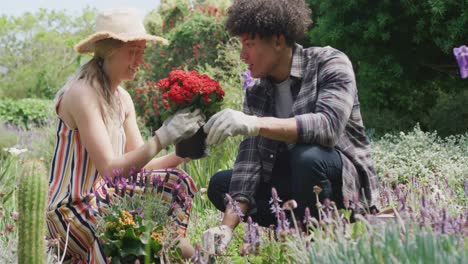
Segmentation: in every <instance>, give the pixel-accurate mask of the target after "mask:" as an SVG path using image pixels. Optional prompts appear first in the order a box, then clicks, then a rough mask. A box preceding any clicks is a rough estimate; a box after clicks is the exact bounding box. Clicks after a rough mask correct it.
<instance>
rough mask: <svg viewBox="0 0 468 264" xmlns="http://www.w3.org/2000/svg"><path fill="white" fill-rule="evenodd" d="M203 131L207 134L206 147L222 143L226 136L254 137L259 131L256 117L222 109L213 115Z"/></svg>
mask: <svg viewBox="0 0 468 264" xmlns="http://www.w3.org/2000/svg"><path fill="white" fill-rule="evenodd" d="M203 129H204V130H205V133H207V134H208V136H207V138H206V143H207V144H208V145H211V144H219V143H222V142H223V141H224V140H225V139H226V138H227V137H228V136H237V135H244V136H256V135H258V132H259V130H260V128H259V126H258V118H257V117H256V116H251V115H246V114H244V113H242V112H240V111H235V110H232V109H224V110H223V111H221V112H219V113H217V114H215V115H213V116H212V117H211V118H210V120H208V122H207V123H206V125H205V126H204V127H203Z"/></svg>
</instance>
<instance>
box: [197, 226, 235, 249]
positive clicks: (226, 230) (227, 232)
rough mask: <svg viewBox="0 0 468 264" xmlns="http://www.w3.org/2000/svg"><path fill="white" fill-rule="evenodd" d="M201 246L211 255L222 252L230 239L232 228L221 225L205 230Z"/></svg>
mask: <svg viewBox="0 0 468 264" xmlns="http://www.w3.org/2000/svg"><path fill="white" fill-rule="evenodd" d="M202 239H203V248H204V249H205V250H206V251H207V252H208V253H209V254H211V255H214V254H224V253H226V248H227V246H228V245H229V243H230V242H231V239H232V229H231V228H230V227H229V226H227V225H221V226H218V227H213V228H210V229H208V230H206V231H205V232H204V233H203V238H202Z"/></svg>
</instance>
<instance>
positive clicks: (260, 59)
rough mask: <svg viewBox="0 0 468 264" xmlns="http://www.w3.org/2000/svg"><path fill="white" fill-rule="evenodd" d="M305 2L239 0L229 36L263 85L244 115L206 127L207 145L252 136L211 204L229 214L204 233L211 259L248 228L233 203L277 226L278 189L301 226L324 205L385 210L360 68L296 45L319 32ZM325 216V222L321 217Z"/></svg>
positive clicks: (232, 114) (249, 95)
mask: <svg viewBox="0 0 468 264" xmlns="http://www.w3.org/2000/svg"><path fill="white" fill-rule="evenodd" d="M310 17H311V10H310V9H309V8H308V6H307V5H306V3H305V2H304V0H257V1H251V0H236V1H234V2H233V5H232V6H231V7H230V8H229V9H228V19H227V21H226V29H227V30H228V31H229V33H230V34H231V35H234V36H237V37H238V38H239V39H240V41H241V43H242V51H241V55H240V56H241V59H242V60H243V61H244V62H245V63H246V64H248V68H249V70H250V74H251V76H252V77H253V78H256V79H255V81H254V82H253V83H252V84H251V85H250V86H249V87H248V88H247V89H246V94H245V98H244V105H243V112H239V111H234V110H231V109H225V110H223V111H221V112H219V113H217V114H216V115H214V116H213V117H212V118H211V119H210V120H209V121H208V122H207V124H206V125H205V127H204V128H205V132H207V134H208V137H207V143H208V144H219V143H221V142H223V141H224V140H225V139H226V137H228V136H236V135H244V136H245V139H244V140H243V141H242V143H241V144H240V146H239V152H238V156H237V159H236V162H235V165H234V169H233V170H229V171H221V172H219V173H217V174H215V175H214V176H213V177H212V178H211V180H210V184H209V187H208V197H209V198H210V200H211V201H212V202H213V203H214V204H215V206H216V207H217V208H218V209H219V210H221V211H223V212H225V214H224V218H223V220H222V223H221V226H218V227H215V228H211V229H209V230H207V231H206V232H205V233H204V235H203V236H204V241H215V242H213V243H214V244H216V245H212V244H213V243H212V244H210V243H208V245H205V246H206V247H207V248H208V250H210V251H211V253H222V252H223V251H224V250H225V249H226V246H227V245H228V244H229V242H230V240H231V238H232V231H233V229H234V228H235V227H236V226H237V225H238V224H239V221H240V218H239V217H238V215H237V214H235V213H234V212H233V210H232V208H231V207H230V206H226V203H225V194H226V193H229V194H230V196H231V197H232V198H233V199H234V200H236V201H237V202H238V203H239V207H240V209H241V211H242V212H243V213H244V214H245V215H248V216H251V217H252V219H253V220H254V221H256V222H257V223H258V224H260V225H262V226H269V225H270V224H275V223H276V220H275V218H274V215H273V214H272V213H271V212H270V205H269V204H268V201H269V199H270V197H271V189H272V187H275V188H276V189H277V192H278V195H279V196H280V198H282V200H283V201H285V200H289V199H294V200H295V201H297V204H298V207H297V208H296V210H295V211H294V212H295V214H296V217H297V218H298V219H301V218H302V217H303V215H304V210H305V208H306V207H309V208H310V209H311V210H314V209H315V211H316V207H315V204H316V201H315V193H314V191H313V188H314V186H319V187H320V188H321V189H322V192H321V193H320V197H319V199H320V200H322V201H323V200H324V199H326V198H329V199H331V200H333V201H334V202H335V203H336V204H337V206H338V207H341V208H343V207H347V208H349V207H353V208H355V209H357V210H361V211H362V210H364V209H370V208H372V209H375V210H376V209H377V205H378V204H377V203H378V200H377V197H378V179H377V176H376V173H375V171H374V168H373V165H372V161H371V158H370V147H369V141H368V139H367V136H366V135H365V132H364V126H363V123H362V119H361V113H360V107H359V101H358V96H357V89H356V82H355V78H354V72H353V68H352V65H351V62H350V61H349V59H348V58H347V56H346V55H345V54H343V53H342V52H340V51H338V50H336V49H333V48H331V47H323V48H321V47H312V48H307V49H303V48H302V47H301V46H300V45H298V44H296V40H298V39H300V38H302V37H303V36H304V35H305V33H306V31H307V28H308V27H309V26H310V24H311V23H312V21H311V19H310ZM315 214H316V215H317V212H315Z"/></svg>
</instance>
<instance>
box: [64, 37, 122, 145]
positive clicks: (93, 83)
mask: <svg viewBox="0 0 468 264" xmlns="http://www.w3.org/2000/svg"><path fill="white" fill-rule="evenodd" d="M123 44H124V42H122V41H120V40H116V39H112V38H108V39H103V40H100V41H98V42H96V43H95V51H94V57H93V58H92V59H91V60H90V61H88V62H87V63H86V64H84V65H83V66H81V67H80V68H79V69H78V71H76V72H75V73H74V74H73V75H72V76H71V77H70V78H69V79H68V81H67V82H66V83H65V85H64V86H63V87H62V88H61V89H60V90H59V91H58V92H57V94H56V96H55V103H56V104H57V103H58V102H59V100H60V98H61V97H62V96H63V94H64V93H65V92H66V91H67V90H68V89H70V87H72V86H73V85H75V84H76V83H77V82H78V81H84V82H85V83H86V84H87V85H89V86H90V87H92V88H93V89H94V91H95V92H96V95H97V98H98V100H99V103H100V106H101V109H100V110H101V115H102V119H103V121H104V124H105V125H106V128H107V130H108V132H109V135H112V133H111V131H112V130H113V127H114V125H115V124H116V123H117V122H118V121H119V119H118V118H119V117H120V116H119V98H118V97H117V96H115V95H114V94H113V92H112V87H111V83H110V79H109V77H108V76H107V74H106V72H105V71H104V61H105V60H106V59H107V58H109V57H110V56H111V55H112V54H113V53H114V51H115V50H116V49H117V48H120V47H121V46H122V45H123ZM111 137H112V136H111Z"/></svg>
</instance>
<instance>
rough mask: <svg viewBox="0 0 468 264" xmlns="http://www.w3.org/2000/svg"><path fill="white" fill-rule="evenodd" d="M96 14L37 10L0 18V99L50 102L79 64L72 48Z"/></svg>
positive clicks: (89, 29) (88, 30) (89, 10)
mask: <svg viewBox="0 0 468 264" xmlns="http://www.w3.org/2000/svg"><path fill="white" fill-rule="evenodd" d="M95 13H96V11H95V10H93V9H89V8H87V9H84V10H83V11H82V13H81V14H79V15H77V16H70V14H68V13H66V12H65V11H49V10H45V9H40V10H39V11H37V12H35V13H29V12H27V13H24V14H23V15H20V16H16V17H13V16H6V15H3V16H1V17H0V66H1V67H2V69H3V71H0V96H1V97H11V98H17V99H18V98H25V97H36V98H53V97H54V95H55V93H56V91H57V90H58V89H59V88H60V87H61V86H62V85H63V84H64V83H65V81H66V78H67V76H70V75H71V73H72V72H74V71H75V70H76V69H77V67H78V66H79V65H80V63H81V60H80V59H81V56H78V55H77V54H76V52H75V51H74V49H73V46H74V45H75V44H76V43H77V42H78V41H79V40H81V39H82V38H84V37H85V36H87V35H89V34H90V33H91V32H92V30H93V28H94V24H93V22H92V21H93V19H94V16H95Z"/></svg>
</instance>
